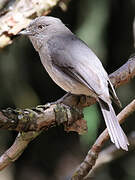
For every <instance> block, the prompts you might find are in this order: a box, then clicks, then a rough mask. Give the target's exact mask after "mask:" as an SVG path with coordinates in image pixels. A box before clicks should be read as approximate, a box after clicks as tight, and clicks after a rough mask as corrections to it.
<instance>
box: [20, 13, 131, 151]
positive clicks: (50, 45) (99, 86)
mask: <svg viewBox="0 0 135 180" xmlns="http://www.w3.org/2000/svg"><path fill="white" fill-rule="evenodd" d="M20 34H23V35H27V36H28V37H29V39H30V40H31V42H32V44H33V46H34V48H35V49H36V51H37V52H38V53H39V56H40V58H41V62H42V64H43V66H44V67H45V69H46V71H47V72H48V74H49V75H50V77H51V78H52V79H53V81H54V82H55V83H56V84H57V85H59V86H60V87H61V88H63V89H64V90H65V91H67V92H70V93H72V94H76V95H86V96H91V97H94V98H96V100H97V101H98V103H99V105H100V107H101V111H102V113H103V116H104V119H105V123H106V126H107V130H108V133H109V136H110V139H111V141H112V142H113V143H115V145H116V147H117V148H122V149H123V150H126V151H127V150H128V145H129V143H128V139H127V137H126V135H125V133H124V131H123V130H122V128H121V126H120V124H119V122H118V119H117V116H116V114H115V112H114V109H113V107H112V105H111V99H113V100H114V101H115V102H116V103H117V104H119V103H120V101H119V99H118V97H117V95H116V93H115V90H114V88H113V85H112V83H111V82H110V80H109V77H108V74H107V72H106V71H105V69H104V68H103V66H102V63H101V62H100V60H99V59H98V57H97V56H96V55H95V54H94V53H93V52H92V50H91V49H89V47H88V46H87V44H85V43H84V42H83V41H82V40H80V39H79V38H78V37H76V36H75V35H74V34H73V33H72V32H71V31H70V30H69V29H68V28H67V27H66V26H65V25H64V24H63V23H62V21H61V20H60V19H58V18H54V17H50V16H42V17H38V18H36V19H34V20H32V21H31V23H30V24H29V26H28V27H27V28H26V29H25V30H23V31H21V32H20Z"/></svg>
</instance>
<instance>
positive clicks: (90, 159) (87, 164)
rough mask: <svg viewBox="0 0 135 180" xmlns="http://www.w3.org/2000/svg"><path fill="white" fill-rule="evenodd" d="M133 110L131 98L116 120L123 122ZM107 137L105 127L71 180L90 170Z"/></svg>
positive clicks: (85, 174) (78, 178) (77, 178)
mask: <svg viewBox="0 0 135 180" xmlns="http://www.w3.org/2000/svg"><path fill="white" fill-rule="evenodd" d="M134 111H135V100H133V101H132V102H131V103H130V104H129V105H127V106H126V107H125V108H124V109H123V110H122V111H121V112H120V113H119V114H118V116H117V117H118V121H119V123H120V124H121V123H123V122H124V120H125V118H127V117H128V116H129V115H130V114H131V113H133V112H134ZM108 139H109V134H108V131H107V129H105V130H104V131H103V132H102V134H100V136H99V137H98V138H97V140H96V142H95V143H94V145H93V146H92V147H91V149H90V150H89V152H88V154H87V156H86V157H85V159H84V161H83V162H82V163H81V164H80V166H79V167H78V169H77V170H76V171H75V173H74V175H73V177H72V180H80V179H83V178H84V177H85V176H87V174H88V173H90V171H91V170H92V168H93V166H94V165H95V163H96V160H97V158H98V154H99V152H100V150H101V148H102V146H103V145H104V143H105V142H106V141H107V140H108Z"/></svg>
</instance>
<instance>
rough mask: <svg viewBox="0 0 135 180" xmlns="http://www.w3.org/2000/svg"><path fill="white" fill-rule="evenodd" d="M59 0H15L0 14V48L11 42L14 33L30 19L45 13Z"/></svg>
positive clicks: (25, 25) (24, 26)
mask: <svg viewBox="0 0 135 180" xmlns="http://www.w3.org/2000/svg"><path fill="white" fill-rule="evenodd" d="M59 2H60V0H32V1H29V0H16V1H15V2H13V3H12V4H11V5H10V7H9V8H8V9H7V10H6V11H3V13H2V12H1V14H0V22H1V23H0V48H4V47H5V46H7V45H9V44H11V43H12V39H13V37H14V35H16V34H17V33H18V32H19V31H21V30H22V29H23V28H26V27H27V25H28V24H29V23H30V21H31V19H33V18H35V17H37V16H41V15H47V14H48V13H49V12H50V11H51V9H52V8H53V7H54V6H56V5H57V4H58V3H59Z"/></svg>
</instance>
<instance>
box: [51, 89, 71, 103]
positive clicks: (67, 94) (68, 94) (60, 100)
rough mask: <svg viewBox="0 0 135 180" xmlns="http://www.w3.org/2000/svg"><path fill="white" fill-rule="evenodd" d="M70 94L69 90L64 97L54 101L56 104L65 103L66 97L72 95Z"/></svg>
mask: <svg viewBox="0 0 135 180" xmlns="http://www.w3.org/2000/svg"><path fill="white" fill-rule="evenodd" d="M70 95H71V93H70V92H68V93H66V94H65V95H64V96H63V97H61V98H60V99H58V100H57V101H55V102H54V103H55V104H59V103H63V101H64V99H65V98H67V97H68V96H70Z"/></svg>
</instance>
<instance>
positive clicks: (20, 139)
mask: <svg viewBox="0 0 135 180" xmlns="http://www.w3.org/2000/svg"><path fill="white" fill-rule="evenodd" d="M40 133H41V131H39V132H35V131H30V132H26V133H25V132H22V133H19V134H18V136H17V137H16V139H15V142H14V143H13V145H12V146H11V147H10V148H9V149H8V150H7V151H6V152H4V154H3V155H2V156H1V157H0V170H2V169H4V168H5V167H7V166H8V165H9V164H10V163H12V162H14V161H15V160H16V159H18V157H19V156H20V155H21V154H22V153H23V151H24V150H25V148H26V147H27V145H28V144H29V142H30V141H32V140H33V139H35V138H36V137H37V136H38V135H39V134H40Z"/></svg>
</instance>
